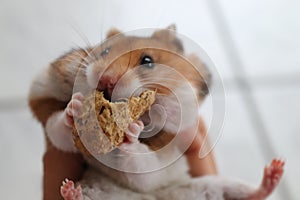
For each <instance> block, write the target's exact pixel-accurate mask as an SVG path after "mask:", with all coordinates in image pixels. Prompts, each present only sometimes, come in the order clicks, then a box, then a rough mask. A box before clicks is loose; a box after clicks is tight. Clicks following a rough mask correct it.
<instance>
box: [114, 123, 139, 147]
mask: <svg viewBox="0 0 300 200" xmlns="http://www.w3.org/2000/svg"><path fill="white" fill-rule="evenodd" d="M143 129H144V123H143V122H142V121H140V120H138V121H136V122H133V123H131V124H130V125H129V127H128V129H127V130H126V131H125V140H124V142H123V143H122V144H121V145H120V146H119V148H120V149H121V150H124V151H128V150H129V149H132V148H135V147H134V146H136V145H137V144H139V140H138V138H139V135H140V133H141V132H142V131H143Z"/></svg>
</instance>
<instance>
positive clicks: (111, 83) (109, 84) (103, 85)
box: [99, 75, 117, 90]
mask: <svg viewBox="0 0 300 200" xmlns="http://www.w3.org/2000/svg"><path fill="white" fill-rule="evenodd" d="M116 83H117V78H116V77H112V76H108V75H103V76H102V77H101V78H100V80H99V86H100V89H101V90H104V89H114V87H115V85H116Z"/></svg>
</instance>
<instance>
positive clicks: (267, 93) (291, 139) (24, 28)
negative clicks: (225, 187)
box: [0, 0, 300, 200]
mask: <svg viewBox="0 0 300 200" xmlns="http://www.w3.org/2000/svg"><path fill="white" fill-rule="evenodd" d="M299 8H300V3H299V1H297V0H294V1H292V0H287V1H285V0H272V1H271V0H267V1H258V0H252V1H250V0H247V1H238V0H230V1H229V0H211V1H207V0H206V1H205V0H200V1H196V0H186V1H178V2H176V3H175V2H174V1H170V0H167V1H159V0H153V1H139V0H129V1H126V2H125V1H122V0H112V1H104V0H91V1H88V2H87V1H85V2H84V1H79V0H75V1H74V0H64V1H58V0H54V1H38V0H27V1H17V0H2V1H1V2H0V35H1V37H0V44H1V46H0V111H1V113H0V131H1V133H0V156H1V165H0V177H1V179H0V188H1V189H0V193H1V199H2V198H3V199H30V200H33V199H41V169H42V165H41V156H42V152H43V148H44V146H43V144H44V143H43V134H42V131H41V127H40V126H39V124H38V123H37V122H35V121H34V120H33V119H32V117H31V115H30V113H29V111H28V109H27V108H26V103H25V101H26V95H27V93H28V88H29V85H30V81H31V80H32V78H33V76H34V75H35V74H36V73H37V72H38V70H40V69H42V68H43V67H45V66H46V65H47V64H48V63H49V62H50V61H51V60H53V59H55V58H56V57H57V56H59V55H60V54H62V53H63V52H65V51H67V50H69V48H71V47H74V46H75V45H79V46H82V45H84V44H85V42H84V40H83V38H82V36H79V35H80V34H81V35H86V37H87V38H88V40H89V41H90V42H91V43H92V44H94V43H97V42H100V41H101V39H102V38H103V37H104V36H103V35H104V33H105V32H106V31H107V30H108V28H110V27H111V26H114V27H118V28H120V29H121V30H123V31H129V30H132V29H137V28H143V27H157V26H158V27H165V26H167V25H169V24H171V23H173V22H175V23H176V24H177V27H178V30H179V32H180V33H182V34H185V35H187V36H189V37H190V38H191V39H193V40H194V41H196V42H197V43H199V44H200V45H201V46H202V47H203V48H204V49H205V50H206V51H207V53H208V55H209V56H210V57H211V58H212V59H213V61H214V62H215V63H216V66H217V68H218V70H219V72H220V74H221V76H222V77H223V79H224V80H225V86H226V97H227V98H226V111H227V112H226V119H225V125H224V130H223V134H222V137H221V139H220V141H219V142H218V144H217V146H216V156H217V161H218V166H219V169H220V173H222V174H223V175H226V176H234V177H237V178H241V179H243V180H245V181H247V182H250V183H253V184H258V181H259V179H260V177H261V174H262V168H263V166H264V164H266V163H268V162H269V161H270V160H269V159H271V158H269V157H266V156H265V155H266V154H265V152H271V153H273V154H274V155H273V154H272V156H274V157H275V156H281V157H283V158H285V159H286V161H287V167H286V173H285V177H284V181H283V183H282V184H281V185H280V187H279V189H278V190H277V192H276V193H275V194H274V195H273V196H272V197H271V198H270V199H288V198H289V199H299V198H300V196H299V193H298V190H297V189H298V188H297V187H298V183H297V181H298V180H299V179H300V174H299V171H298V168H299V167H300V160H299V158H298V155H297V153H299V151H300V147H299V146H300V143H299V141H300V140H299V139H300V138H299V135H298V119H299V114H298V113H299V112H300V109H299V108H300V107H299V106H298V102H299V101H300V90H299V89H300V81H299V80H300V57H299V55H300V39H299V37H298V35H299V34H300V23H298V22H299V19H300V14H299V12H298V10H299ZM237 65H238V66H237ZM236 69H242V70H238V72H245V73H243V74H239V73H237V70H236ZM237 77H241V78H247V79H245V80H246V81H245V82H244V83H246V84H248V86H249V85H250V86H251V90H250V92H251V94H250V96H251V97H253V98H251V99H250V100H249V101H247V102H248V103H247V102H245V93H243V91H244V89H245V86H244V85H242V86H241V85H237V83H238V82H237V79H236V78H237ZM246 88H247V86H246ZM247 91H248V90H247ZM247 97H249V96H247V95H246V98H247ZM252 101H253V102H254V105H256V106H257V107H256V109H257V110H258V112H257V113H256V112H255V114H256V115H259V116H254V114H253V112H251V109H252V108H251V107H249V102H250V103H251V102H252ZM253 102H252V103H253ZM251 105H252V104H251ZM255 117H257V119H260V121H261V123H262V124H263V125H264V127H265V129H266V130H265V131H262V130H261V129H260V128H259V127H257V126H256V124H255V123H253V119H254V118H255ZM263 134H266V135H267V137H268V138H270V140H271V141H270V144H271V147H272V149H267V148H269V147H267V146H264V145H262V142H260V140H261V139H262V138H266V137H263ZM29 182H30V184H28V183H29ZM16 189H17V192H16Z"/></svg>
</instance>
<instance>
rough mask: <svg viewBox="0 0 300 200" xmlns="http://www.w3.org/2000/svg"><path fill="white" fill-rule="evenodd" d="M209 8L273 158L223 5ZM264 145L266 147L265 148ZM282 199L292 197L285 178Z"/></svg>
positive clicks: (215, 0) (259, 135) (267, 152)
mask: <svg viewBox="0 0 300 200" xmlns="http://www.w3.org/2000/svg"><path fill="white" fill-rule="evenodd" d="M207 5H208V8H209V9H210V14H211V16H212V18H213V21H214V23H215V26H216V29H217V32H218V34H219V37H220V40H221V42H222V43H223V48H224V49H225V50H226V51H225V53H226V54H227V58H228V60H229V62H230V65H231V67H232V69H233V73H234V76H233V80H235V82H236V84H237V87H238V90H239V91H240V93H241V97H242V99H243V101H244V104H245V107H246V110H247V112H248V117H249V120H250V122H251V123H252V126H253V128H254V130H255V133H256V137H257V139H258V143H259V146H260V148H261V150H262V153H263V157H264V159H265V160H267V159H269V158H272V157H273V156H274V155H276V154H275V149H274V147H273V144H272V142H271V139H270V137H269V134H268V131H267V129H266V127H265V125H264V123H263V118H262V116H261V113H260V112H259V108H258V105H257V102H256V100H255V98H254V96H253V89H252V87H251V84H250V81H249V80H248V78H247V74H246V71H245V66H244V64H243V62H242V60H241V57H240V55H239V53H238V51H237V49H238V48H237V45H236V43H235V42H234V40H233V36H232V32H231V30H230V27H229V25H228V21H227V20H226V18H225V14H224V13H223V10H222V7H221V5H220V3H219V1H218V0H208V1H207ZM263 147H264V148H263ZM278 192H279V195H280V196H281V198H282V199H292V198H291V193H290V191H289V189H288V187H287V183H286V182H285V181H284V180H283V182H282V184H281V187H280V188H279V190H278Z"/></svg>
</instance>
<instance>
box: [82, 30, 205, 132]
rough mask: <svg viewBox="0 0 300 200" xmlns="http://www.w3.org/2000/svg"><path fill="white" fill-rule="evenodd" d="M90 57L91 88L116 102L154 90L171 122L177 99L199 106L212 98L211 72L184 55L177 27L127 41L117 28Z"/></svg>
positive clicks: (168, 126) (134, 37)
mask: <svg viewBox="0 0 300 200" xmlns="http://www.w3.org/2000/svg"><path fill="white" fill-rule="evenodd" d="M90 54H91V56H92V57H93V58H92V59H91V62H90V64H89V66H88V67H87V70H86V76H87V81H88V84H89V85H90V86H91V87H92V88H96V89H97V90H100V91H103V92H104V95H105V97H106V98H107V99H110V100H113V101H114V100H118V99H122V98H128V97H130V96H132V95H133V94H134V95H138V94H139V93H140V92H141V91H143V90H145V89H154V90H156V91H157V102H159V103H160V104H161V105H163V106H165V107H166V108H169V109H167V111H166V115H167V117H168V118H174V116H176V114H178V113H177V111H176V109H177V108H176V105H175V104H174V103H172V102H174V101H175V99H176V98H177V97H178V96H180V97H182V98H181V99H183V101H184V102H183V104H185V101H186V103H187V104H188V100H189V99H190V98H192V96H191V95H194V96H196V99H197V102H198V103H201V102H202V101H203V99H204V97H205V96H206V94H207V93H208V87H209V83H210V73H209V71H208V69H207V68H206V67H205V65H204V64H203V63H202V62H201V61H200V59H198V58H197V57H196V56H194V55H185V53H184V48H183V44H182V42H181V40H180V39H179V38H178V37H177V36H176V28H175V26H174V25H171V26H169V27H167V28H166V29H160V30H157V31H155V32H154V33H152V35H150V36H149V37H136V36H126V35H124V34H122V33H121V32H119V31H118V30H116V29H113V30H111V31H110V32H109V33H108V36H107V40H106V41H105V42H104V43H102V44H101V45H99V46H97V47H95V48H94V49H93V50H92V51H91V52H90ZM191 93H193V94H191ZM186 110H188V109H186ZM175 118H176V117H175ZM172 120H173V122H172V123H170V125H167V126H166V127H167V129H168V130H169V131H174V129H175V125H174V124H176V123H177V122H176V120H177V119H171V121H172ZM186 120H189V119H186Z"/></svg>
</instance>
